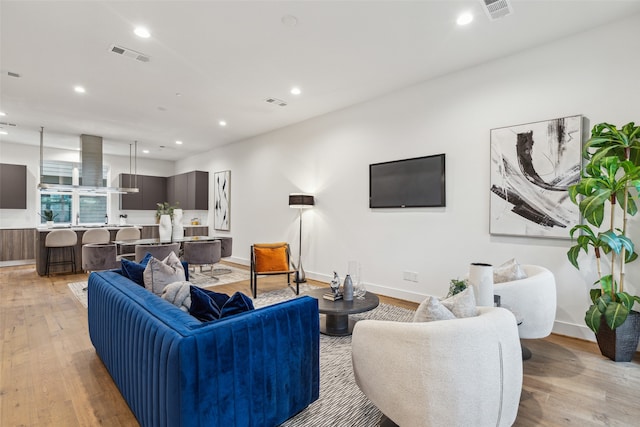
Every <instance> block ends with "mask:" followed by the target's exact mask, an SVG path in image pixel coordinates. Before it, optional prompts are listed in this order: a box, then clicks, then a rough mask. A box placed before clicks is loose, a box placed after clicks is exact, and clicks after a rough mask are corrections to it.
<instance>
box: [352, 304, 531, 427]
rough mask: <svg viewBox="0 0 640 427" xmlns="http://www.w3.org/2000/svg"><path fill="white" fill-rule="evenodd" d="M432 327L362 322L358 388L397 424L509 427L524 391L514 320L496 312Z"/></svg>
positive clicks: (356, 342) (356, 351)
mask: <svg viewBox="0 0 640 427" xmlns="http://www.w3.org/2000/svg"><path fill="white" fill-rule="evenodd" d="M478 311H479V315H478V316H477V317H467V318H461V319H453V320H441V321H435V322H415V323H406V322H391V321H382V320H361V321H359V322H358V323H356V325H355V328H354V330H353V336H352V360H353V371H354V374H355V379H356V383H357V384H358V386H359V387H360V389H361V390H362V391H363V393H364V394H365V395H366V396H367V397H368V398H369V400H371V402H373V403H374V404H375V405H376V406H377V407H378V408H379V409H380V411H382V413H383V414H384V415H385V416H386V417H388V418H389V419H390V420H391V421H393V422H394V423H396V424H397V425H399V426H411V427H421V426H476V427H483V426H492V427H495V426H510V425H512V424H513V422H514V421H515V419H516V415H517V413H518V405H519V402H520V393H521V391H522V356H521V350H520V341H519V339H518V328H517V325H516V320H515V318H514V316H513V314H512V313H511V312H509V311H508V310H506V309H503V308H497V307H478Z"/></svg>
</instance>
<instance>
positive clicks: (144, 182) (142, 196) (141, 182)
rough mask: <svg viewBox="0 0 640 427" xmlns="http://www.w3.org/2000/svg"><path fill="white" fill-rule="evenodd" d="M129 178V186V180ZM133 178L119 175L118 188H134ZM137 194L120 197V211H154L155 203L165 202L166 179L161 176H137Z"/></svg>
mask: <svg viewBox="0 0 640 427" xmlns="http://www.w3.org/2000/svg"><path fill="white" fill-rule="evenodd" d="M130 177H131V184H130V183H129V182H130V181H129V178H130ZM134 181H135V177H134V176H132V175H129V174H127V173H122V174H120V186H121V187H129V186H135V183H134ZM138 189H139V190H140V191H139V192H137V193H128V194H121V195H120V209H121V210H154V211H155V210H156V208H157V205H156V204H157V203H162V202H164V201H166V197H167V178H165V177H163V176H150V175H138Z"/></svg>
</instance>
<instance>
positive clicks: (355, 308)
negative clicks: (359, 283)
mask: <svg viewBox="0 0 640 427" xmlns="http://www.w3.org/2000/svg"><path fill="white" fill-rule="evenodd" d="M330 292H331V289H330V288H319V289H312V290H310V291H309V292H306V293H305V295H309V296H310V297H313V298H315V299H317V300H318V311H319V312H320V313H321V315H320V332H322V333H323V334H325V335H332V336H337V337H342V336H346V335H351V332H353V326H354V325H355V324H356V322H357V320H355V319H353V318H350V317H349V315H350V314H356V313H364V312H365V311H369V310H373V309H374V308H376V307H377V306H378V304H379V303H380V300H379V299H378V296H377V295H376V294H374V293H371V292H367V294H366V295H365V297H364V299H357V298H356V297H353V301H345V300H341V299H340V300H337V301H330V300H326V299H324V298H322V295H324V294H326V293H330Z"/></svg>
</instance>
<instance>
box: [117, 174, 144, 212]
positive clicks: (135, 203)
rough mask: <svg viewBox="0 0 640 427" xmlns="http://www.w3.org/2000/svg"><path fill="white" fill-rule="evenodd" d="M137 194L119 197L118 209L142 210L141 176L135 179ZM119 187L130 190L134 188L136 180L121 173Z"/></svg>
mask: <svg viewBox="0 0 640 427" xmlns="http://www.w3.org/2000/svg"><path fill="white" fill-rule="evenodd" d="M137 178H138V179H137V187H138V190H140V191H139V192H138V193H127V194H121V195H120V209H122V210H141V209H142V191H143V188H142V175H138V177H137ZM119 185H120V187H126V188H131V187H135V186H136V179H135V177H134V176H133V175H129V174H128V173H121V174H120V180H119Z"/></svg>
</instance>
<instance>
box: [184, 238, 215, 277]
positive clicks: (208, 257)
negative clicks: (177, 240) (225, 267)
mask: <svg viewBox="0 0 640 427" xmlns="http://www.w3.org/2000/svg"><path fill="white" fill-rule="evenodd" d="M220 246H221V244H220V241H219V240H207V241H202V242H184V243H183V248H184V254H183V256H182V259H183V260H184V261H185V262H187V263H188V264H189V265H199V266H200V271H201V272H202V266H203V265H211V276H212V277H213V271H214V270H213V264H215V263H217V262H219V261H220ZM194 271H195V267H194Z"/></svg>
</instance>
